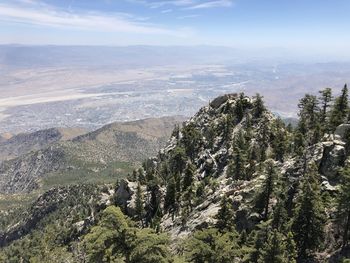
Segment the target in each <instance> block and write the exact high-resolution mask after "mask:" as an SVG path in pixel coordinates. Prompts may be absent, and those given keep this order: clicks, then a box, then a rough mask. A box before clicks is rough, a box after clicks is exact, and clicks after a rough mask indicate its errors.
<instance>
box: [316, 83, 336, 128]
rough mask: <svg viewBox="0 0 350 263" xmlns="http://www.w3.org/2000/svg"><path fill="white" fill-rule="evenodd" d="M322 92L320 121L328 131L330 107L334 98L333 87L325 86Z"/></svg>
mask: <svg viewBox="0 0 350 263" xmlns="http://www.w3.org/2000/svg"><path fill="white" fill-rule="evenodd" d="M319 93H320V98H319V100H320V102H321V113H320V122H321V124H322V126H323V131H325V132H327V131H328V129H329V124H328V109H329V107H330V106H331V102H332V99H333V96H332V89H331V88H325V89H323V90H321V91H319Z"/></svg>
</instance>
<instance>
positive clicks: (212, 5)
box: [125, 0, 233, 9]
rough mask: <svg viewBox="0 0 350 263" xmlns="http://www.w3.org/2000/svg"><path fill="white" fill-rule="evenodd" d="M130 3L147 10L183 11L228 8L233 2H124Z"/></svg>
mask: <svg viewBox="0 0 350 263" xmlns="http://www.w3.org/2000/svg"><path fill="white" fill-rule="evenodd" d="M125 1H127V2H130V3H138V4H143V5H145V6H148V7H149V8H153V9H156V8H162V7H165V6H174V7H180V8H183V9H204V8H215V7H230V6H232V5H233V0H212V1H210V0H207V1H203V0H166V1H148V0H125Z"/></svg>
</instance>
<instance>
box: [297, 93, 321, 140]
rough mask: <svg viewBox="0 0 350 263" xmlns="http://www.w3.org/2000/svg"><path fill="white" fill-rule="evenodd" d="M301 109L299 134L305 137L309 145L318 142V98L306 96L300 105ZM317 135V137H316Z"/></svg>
mask: <svg viewBox="0 0 350 263" xmlns="http://www.w3.org/2000/svg"><path fill="white" fill-rule="evenodd" d="M298 107H299V113H298V115H299V118H300V119H299V123H298V132H300V133H301V134H302V135H303V136H304V137H305V141H306V143H307V145H310V144H313V143H315V142H316V141H317V139H318V135H317V133H315V131H316V129H318V127H319V121H320V119H319V115H320V114H319V112H320V109H319V106H318V100H317V98H316V96H314V95H310V94H306V95H305V96H304V97H303V98H302V99H301V100H300V101H299V104H298ZM315 135H317V136H316V137H315Z"/></svg>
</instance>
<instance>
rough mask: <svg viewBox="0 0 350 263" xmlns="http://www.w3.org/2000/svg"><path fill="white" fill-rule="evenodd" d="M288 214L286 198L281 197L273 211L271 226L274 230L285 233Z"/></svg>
mask: <svg viewBox="0 0 350 263" xmlns="http://www.w3.org/2000/svg"><path fill="white" fill-rule="evenodd" d="M287 221H288V213H287V210H286V208H285V197H284V195H280V196H279V198H278V203H277V204H276V206H275V208H274V210H273V217H272V222H271V225H272V227H273V228H274V229H277V230H278V231H280V232H282V233H283V232H285V231H286V230H287Z"/></svg>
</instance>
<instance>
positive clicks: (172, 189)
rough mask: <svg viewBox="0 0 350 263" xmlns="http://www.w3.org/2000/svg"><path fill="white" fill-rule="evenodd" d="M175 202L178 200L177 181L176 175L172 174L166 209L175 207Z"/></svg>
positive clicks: (165, 201) (168, 185)
mask: <svg viewBox="0 0 350 263" xmlns="http://www.w3.org/2000/svg"><path fill="white" fill-rule="evenodd" d="M175 202H176V183H175V179H174V177H173V176H172V177H171V178H170V180H169V181H168V184H167V186H166V193H165V200H164V209H165V210H169V209H171V208H175Z"/></svg>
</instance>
